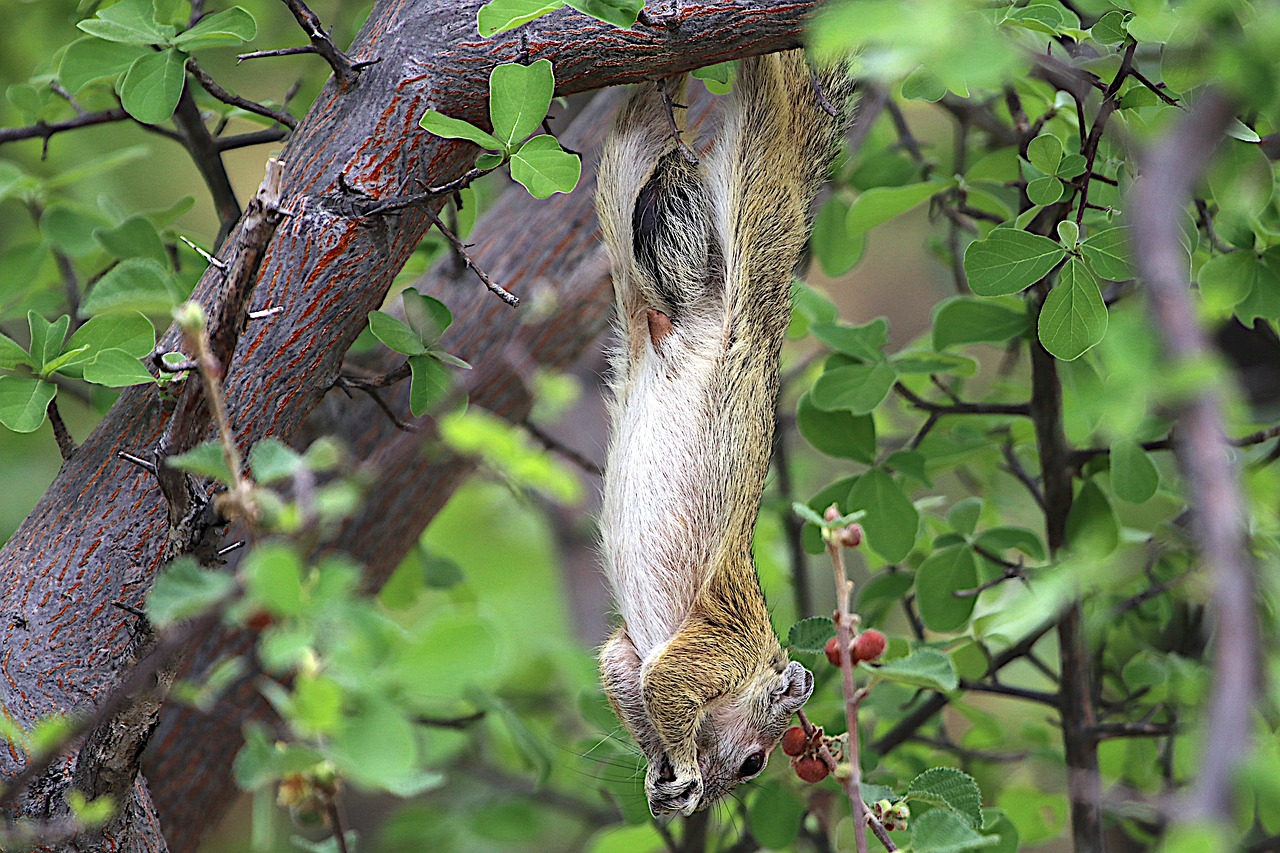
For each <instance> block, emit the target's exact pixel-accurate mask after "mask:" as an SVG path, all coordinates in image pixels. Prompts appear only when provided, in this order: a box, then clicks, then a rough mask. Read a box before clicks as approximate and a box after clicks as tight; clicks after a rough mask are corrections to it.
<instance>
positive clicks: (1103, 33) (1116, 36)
mask: <svg viewBox="0 0 1280 853" xmlns="http://www.w3.org/2000/svg"><path fill="white" fill-rule="evenodd" d="M1124 25H1125V13H1124V12H1120V11H1117V10H1115V9H1112V10H1111V11H1110V12H1108V13H1107V14H1105V15H1103V16H1102V17H1101V18H1099V19H1098V20H1097V22H1096V23H1094V25H1093V26H1092V27H1090V28H1089V37H1090V38H1092V39H1093V40H1094V41H1096V42H1100V43H1102V44H1106V45H1111V44H1116V43H1118V42H1122V41H1124V40H1125V39H1126V38H1128V36H1129V34H1128V33H1127V32H1125V29H1124Z"/></svg>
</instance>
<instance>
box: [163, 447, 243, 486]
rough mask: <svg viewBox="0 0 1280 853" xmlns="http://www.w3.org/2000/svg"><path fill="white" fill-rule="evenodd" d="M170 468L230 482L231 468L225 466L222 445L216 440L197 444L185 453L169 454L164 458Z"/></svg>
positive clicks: (225, 459) (222, 481) (221, 481)
mask: <svg viewBox="0 0 1280 853" xmlns="http://www.w3.org/2000/svg"><path fill="white" fill-rule="evenodd" d="M165 464H166V465H168V466H169V467H170V468H177V469H179V470H181V471H188V472H190V473H192V474H199V475H200V476H202V477H209V478H211V479H214V480H217V481H218V482H220V483H230V482H231V469H230V468H228V467H227V458H226V456H225V455H224V454H223V452H222V445H221V444H219V443H218V442H216V441H206V442H204V443H203V444H197V445H196V446H195V447H193V448H191V449H190V450H188V451H187V452H186V453H180V454H178V455H177V456H170V457H169V458H168V459H166V460H165Z"/></svg>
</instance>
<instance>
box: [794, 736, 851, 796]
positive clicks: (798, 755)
mask: <svg viewBox="0 0 1280 853" xmlns="http://www.w3.org/2000/svg"><path fill="white" fill-rule="evenodd" d="M842 738H843V735H842V736H841V737H827V736H826V735H825V734H824V733H823V731H822V726H814V727H813V732H812V734H805V731H804V729H802V728H800V726H792V727H791V728H789V729H787V730H786V732H784V733H783V735H782V751H783V752H784V753H786V754H787V755H789V756H791V767H792V769H794V770H795V771H796V775H797V776H799V777H800V778H801V779H803V780H804V781H806V782H809V783H814V782H821V781H822V780H823V779H825V778H827V775H828V774H829V773H830V772H831V768H830V767H828V766H827V762H826V761H825V760H823V758H822V756H821V755H819V753H820V752H821V751H822V748H823V747H824V746H825V747H826V748H827V750H828V751H829V752H830V753H831V756H832V757H833V758H834V759H835V760H836V761H841V760H843V756H844V741H843V740H842Z"/></svg>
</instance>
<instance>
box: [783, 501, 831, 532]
mask: <svg viewBox="0 0 1280 853" xmlns="http://www.w3.org/2000/svg"><path fill="white" fill-rule="evenodd" d="M791 511H792V512H794V513H795V514H796V515H798V516H800V517H801V518H803V519H804V520H805V521H807V522H809V523H810V524H816V525H817V526H818V527H823V526H824V525H825V524H826V521H825V520H824V519H823V518H822V516H821V515H820V514H819V513H818V511H817V510H816V509H814V508H813V507H811V506H809V505H808V504H802V503H800V502H799V501H792V503H791Z"/></svg>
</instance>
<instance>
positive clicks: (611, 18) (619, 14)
mask: <svg viewBox="0 0 1280 853" xmlns="http://www.w3.org/2000/svg"><path fill="white" fill-rule="evenodd" d="M566 5H568V6H572V7H573V8H575V9H577V10H578V11H579V12H583V13H585V14H588V15H590V16H591V17H593V18H599V19H600V20H602V21H604V22H606V23H609V24H613V25H614V26H615V27H621V28H622V29H624V30H629V29H631V27H633V26H635V23H636V18H637V17H639V15H640V10H641V9H643V8H644V0H568V2H567V4H566Z"/></svg>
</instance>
